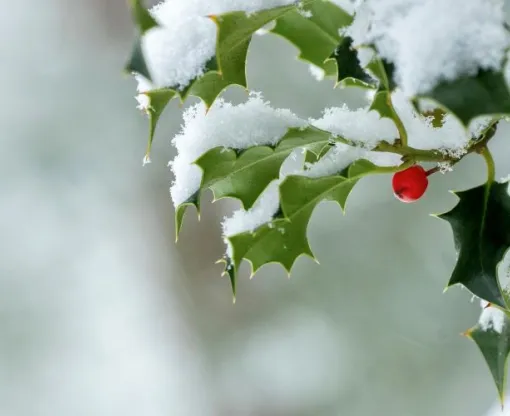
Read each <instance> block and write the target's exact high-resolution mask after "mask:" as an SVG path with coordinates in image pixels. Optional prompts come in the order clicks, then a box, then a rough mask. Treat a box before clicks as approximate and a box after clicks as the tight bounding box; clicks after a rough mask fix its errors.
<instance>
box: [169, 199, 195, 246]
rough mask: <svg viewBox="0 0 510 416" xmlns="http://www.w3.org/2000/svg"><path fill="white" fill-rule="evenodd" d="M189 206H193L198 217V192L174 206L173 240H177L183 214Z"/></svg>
mask: <svg viewBox="0 0 510 416" xmlns="http://www.w3.org/2000/svg"><path fill="white" fill-rule="evenodd" d="M189 207H195V209H196V210H197V214H198V218H200V192H196V193H195V194H193V195H192V196H191V197H189V198H188V200H187V201H184V202H183V203H181V204H179V205H178V206H176V207H175V241H177V240H179V233H180V232H181V228H182V223H183V221H184V216H185V214H186V211H187V210H188V208H189Z"/></svg>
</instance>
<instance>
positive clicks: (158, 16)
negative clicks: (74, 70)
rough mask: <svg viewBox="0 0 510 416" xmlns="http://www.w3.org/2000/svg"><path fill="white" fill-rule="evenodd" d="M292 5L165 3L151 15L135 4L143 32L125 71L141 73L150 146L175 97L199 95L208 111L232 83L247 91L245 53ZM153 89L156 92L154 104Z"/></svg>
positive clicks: (273, 0)
mask: <svg viewBox="0 0 510 416" xmlns="http://www.w3.org/2000/svg"><path fill="white" fill-rule="evenodd" d="M309 1H310V0H309ZM294 3H295V2H294V0H264V1H261V0H255V1H251V2H246V1H243V0H215V1H210V2H205V3H204V2H202V1H199V0H186V1H181V0H175V1H173V0H166V1H164V2H162V3H160V4H158V5H157V6H155V7H154V8H153V9H151V10H150V11H147V10H146V9H145V8H143V6H142V4H141V2H140V1H139V0H138V1H135V0H133V15H134V16H135V18H136V23H137V27H138V29H139V34H138V36H137V39H136V41H135V44H134V49H133V53H132V56H131V59H130V61H129V63H128V65H127V67H126V68H127V70H128V71H129V72H132V73H134V74H135V75H137V80H138V81H139V88H138V89H139V91H141V92H142V93H144V94H142V95H141V96H139V98H138V100H139V102H140V107H142V108H143V109H144V110H146V111H147V112H148V113H149V116H150V130H149V131H150V134H149V145H148V148H149V149H150V145H151V143H152V141H153V139H154V132H155V129H156V125H157V121H158V119H159V116H160V115H161V113H162V112H163V110H164V108H165V107H166V105H167V104H168V102H169V101H170V99H172V98H173V97H179V98H180V99H181V101H184V100H185V99H186V98H187V97H188V96H196V97H199V98H200V99H201V100H202V101H203V102H204V103H205V105H206V106H207V107H210V106H211V105H212V104H213V102H214V100H215V99H216V98H217V97H218V96H219V95H220V94H221V92H222V91H223V90H224V89H225V88H226V87H228V86H229V85H232V84H238V85H241V86H243V87H246V75H245V66H246V53H247V50H248V45H249V43H250V40H251V37H252V35H253V34H254V33H255V31H256V30H258V29H260V28H261V27H263V26H265V25H266V24H267V23H269V22H271V21H272V20H274V19H275V18H277V17H279V16H282V15H283V14H285V13H287V12H289V11H292V10H294V9H295V8H296V7H297V6H296V4H294ZM236 10H238V11H236ZM207 15H209V18H208V17H207ZM213 21H214V22H215V23H216V25H215V24H214V23H213ZM152 91H157V92H155V93H154V97H155V98H156V99H157V102H155V103H152V102H151V101H152V99H153V96H152V94H151V92H152Z"/></svg>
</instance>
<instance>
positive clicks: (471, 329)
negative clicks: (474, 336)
mask: <svg viewBox="0 0 510 416" xmlns="http://www.w3.org/2000/svg"><path fill="white" fill-rule="evenodd" d="M472 332H473V328H470V329H468V330H467V331H464V332H461V334H460V335H461V336H463V337H466V338H470V339H471V333H472Z"/></svg>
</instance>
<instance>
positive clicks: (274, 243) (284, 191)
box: [228, 160, 378, 279]
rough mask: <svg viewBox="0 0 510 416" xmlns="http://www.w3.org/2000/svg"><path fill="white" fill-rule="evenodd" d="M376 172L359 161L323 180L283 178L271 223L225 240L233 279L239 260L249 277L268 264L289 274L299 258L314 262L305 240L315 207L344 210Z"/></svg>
mask: <svg viewBox="0 0 510 416" xmlns="http://www.w3.org/2000/svg"><path fill="white" fill-rule="evenodd" d="M377 169H378V168H377V167H376V166H375V165H373V164H372V163H370V162H368V161H365V160H359V161H357V162H354V163H353V164H351V165H350V166H349V168H347V169H345V170H344V171H343V172H338V173H337V174H334V175H331V176H328V177H324V178H308V177H304V176H295V175H291V176H287V177H286V178H285V180H284V181H283V183H282V184H281V186H280V201H281V206H280V211H279V212H278V213H277V215H276V216H275V217H274V219H273V220H272V221H271V222H269V223H267V224H264V225H262V226H261V227H259V228H257V229H256V230H254V231H253V232H245V233H241V234H238V235H235V236H233V237H229V238H228V241H229V242H230V244H231V246H232V253H233V255H232V265H231V266H232V267H233V276H234V277H233V278H234V279H235V273H236V271H237V269H238V267H239V265H240V264H241V261H242V260H243V259H246V260H248V261H249V262H250V263H251V266H252V273H255V272H256V271H257V270H258V269H259V268H260V267H262V266H263V265H264V264H268V263H279V264H281V265H282V266H283V267H284V268H285V270H286V271H287V272H288V273H290V271H291V269H292V266H293V264H294V262H295V261H296V260H297V259H298V257H299V256H301V255H305V256H309V257H311V258H315V257H314V255H313V253H312V250H311V248H310V246H309V244H308V239H307V237H306V230H307V227H308V222H309V220H310V217H311V216H312V213H313V211H314V209H315V207H316V206H317V205H318V204H319V202H321V201H324V200H329V201H335V202H337V203H338V204H339V205H340V207H341V208H342V209H344V208H345V204H346V202H347V197H348V196H349V194H350V192H351V190H352V189H353V188H354V185H355V184H356V183H357V182H358V181H359V180H360V179H361V178H362V177H363V176H366V175H367V174H369V173H371V172H374V171H376V170H377ZM228 266H230V264H228Z"/></svg>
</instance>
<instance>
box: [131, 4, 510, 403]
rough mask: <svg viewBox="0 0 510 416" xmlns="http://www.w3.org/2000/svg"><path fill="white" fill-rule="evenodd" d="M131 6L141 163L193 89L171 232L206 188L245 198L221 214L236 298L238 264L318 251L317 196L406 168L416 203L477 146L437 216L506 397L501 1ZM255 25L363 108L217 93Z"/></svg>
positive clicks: (509, 296) (507, 221)
mask: <svg viewBox="0 0 510 416" xmlns="http://www.w3.org/2000/svg"><path fill="white" fill-rule="evenodd" d="M131 3H132V9H133V16H134V19H135V22H136V24H137V28H138V36H137V38H136V40H135V43H134V47H133V51H132V55H131V58H130V60H129V62H128V64H127V66H126V69H127V70H128V71H130V72H132V73H134V75H135V77H136V80H137V82H138V87H137V90H138V93H139V95H138V96H137V100H138V107H139V108H140V109H141V110H143V111H144V112H145V113H147V115H148V117H149V120H150V130H149V132H150V134H149V143H148V147H147V153H146V156H145V158H144V162H149V161H150V159H149V152H150V148H151V144H152V140H153V137H154V133H155V129H156V125H157V122H158V120H159V119H160V117H161V116H162V114H163V111H164V109H165V107H166V106H167V104H168V102H169V101H170V100H171V99H173V98H179V99H180V100H181V101H185V100H186V98H187V97H188V96H196V97H199V98H200V99H201V102H200V103H199V104H196V105H193V106H191V107H189V108H188V109H187V110H185V112H184V122H183V125H182V128H181V131H180V132H179V133H178V134H177V135H176V136H175V137H174V139H173V141H172V143H173V144H174V146H175V148H176V150H177V155H176V157H175V159H174V160H173V161H171V162H170V166H171V170H172V172H173V174H174V182H173V184H172V186H171V189H170V192H171V196H172V200H173V202H174V205H175V207H176V216H175V218H176V233H178V232H179V231H180V229H181V226H182V223H183V219H184V215H185V212H186V209H187V207H188V206H190V205H194V206H195V207H196V208H197V209H198V208H199V206H200V195H201V193H202V192H203V191H204V190H206V189H208V190H211V191H212V193H213V195H214V200H218V199H221V198H235V199H237V200H238V201H239V202H240V204H241V208H240V209H238V210H236V211H235V212H233V213H232V214H231V215H229V216H228V217H226V218H225V219H224V221H223V224H222V225H223V238H224V240H225V243H226V245H227V250H226V255H225V258H224V262H225V273H227V274H228V275H229V277H230V281H231V284H232V289H233V291H234V295H235V292H236V278H237V272H238V270H239V266H240V264H241V262H242V261H244V260H245V261H248V262H249V263H250V264H251V268H252V273H255V272H256V271H257V270H258V269H259V268H260V267H262V266H264V265H265V264H268V263H273V262H274V263H279V264H280V265H281V266H283V267H284V269H285V270H286V271H287V272H288V273H290V271H291V269H292V267H293V265H294V263H295V261H296V260H297V258H299V257H300V256H302V255H305V256H309V257H312V258H314V254H313V251H312V248H311V247H310V245H309V242H308V239H307V228H308V223H309V220H310V218H311V216H312V214H313V212H314V210H315V208H316V207H317V205H318V204H320V203H321V202H322V201H334V202H336V203H337V204H338V205H339V206H340V207H341V208H342V210H343V209H344V208H345V206H346V202H347V200H348V197H349V194H350V192H351V191H352V189H353V188H354V186H355V185H356V184H357V182H358V181H359V180H361V179H362V178H364V177H366V176H369V175H375V174H388V173H393V174H395V175H394V179H395V178H396V177H398V178H404V179H402V180H403V181H404V182H402V183H401V184H400V185H402V186H403V187H402V188H401V187H400V185H399V186H398V187H396V186H395V184H393V191H394V192H395V194H396V195H398V196H401V195H400V192H401V191H402V192H406V187H407V190H409V188H410V187H411V188H412V187H413V186H414V185H415V184H413V182H412V180H411V179H412V175H413V174H414V173H416V174H419V175H421V176H420V178H421V179H420V180H421V184H422V188H421V190H420V194H419V196H417V197H415V198H414V199H405V198H400V200H403V201H405V202H410V201H415V200H417V199H418V198H419V197H421V196H422V195H423V192H425V190H426V189H427V185H428V179H427V178H428V177H429V176H430V175H432V174H435V173H436V172H441V173H447V172H449V171H451V170H453V169H454V168H455V166H456V164H457V163H458V162H460V161H461V160H462V158H463V157H464V156H465V155H467V154H480V155H482V157H483V158H484V160H485V162H486V165H487V167H488V175H487V181H486V183H485V184H483V185H481V186H478V187H475V188H472V189H469V190H467V191H462V192H457V193H456V195H457V196H458V199H459V200H458V203H457V204H456V205H455V207H454V208H453V209H452V210H450V211H449V212H447V213H445V214H442V215H439V216H438V217H439V218H441V219H443V220H445V221H447V222H448V223H449V225H450V226H451V228H452V231H453V236H454V242H455V247H456V250H457V252H458V260H457V263H456V265H455V268H454V270H453V272H452V275H451V278H450V281H449V283H448V286H452V285H457V284H459V285H462V286H464V287H466V288H467V289H468V290H470V291H471V292H472V293H473V294H474V295H475V296H477V297H479V298H480V299H481V300H482V307H483V311H482V314H481V317H480V319H479V322H478V324H477V325H475V326H474V327H473V328H471V329H470V330H469V331H467V332H466V335H467V336H468V337H470V338H472V339H473V340H474V342H475V343H476V344H477V345H478V347H479V348H480V350H481V352H482V354H483V356H484V358H485V360H486V361H487V363H488V365H489V368H490V371H491V372H492V375H493V378H494V380H495V383H496V386H497V388H498V391H499V393H500V395H502V392H503V389H504V386H505V371H506V368H505V363H506V358H507V356H508V355H509V353H510V320H509V314H510V289H509V286H510V285H509V284H508V275H510V273H508V264H507V263H508V262H509V261H510V260H509V259H510V255H508V253H507V252H508V251H509V249H510V196H509V194H508V180H507V181H506V182H503V183H498V182H496V181H495V179H494V177H495V167H494V161H493V159H492V156H491V154H490V150H489V149H488V146H487V145H488V143H489V141H490V140H491V139H492V137H493V136H494V135H495V133H496V129H497V125H498V123H502V122H503V120H506V119H507V118H508V116H509V115H510V90H509V85H508V82H509V81H510V75H509V74H510V72H509V71H510V66H509V65H507V66H506V68H505V64H506V59H507V52H508V48H509V47H510V34H509V33H510V32H509V29H508V26H507V25H506V23H505V21H504V14H503V6H504V1H503V0H302V1H294V0H210V1H202V0H164V1H162V2H161V3H160V4H159V5H157V6H155V7H154V8H152V9H151V10H150V11H147V10H146V9H145V8H144V7H143V2H142V0H131ZM257 33H258V34H273V35H274V34H276V35H279V36H281V37H283V38H284V39H286V40H288V41H289V42H290V43H292V44H293V45H294V46H295V47H296V48H297V50H298V57H299V58H300V59H301V60H303V61H306V63H307V64H308V65H309V72H310V73H311V75H312V76H314V77H315V78H316V79H317V80H319V81H321V80H325V81H326V82H327V81H328V80H331V78H333V79H334V86H335V87H340V88H363V90H364V91H365V93H366V97H367V101H368V103H367V105H366V106H365V107H363V108H357V109H351V108H349V107H347V106H346V105H343V106H339V107H333V108H327V109H325V110H324V111H323V114H322V116H321V117H320V118H317V119H309V118H306V117H303V116H297V115H295V114H294V113H293V112H292V111H290V110H285V109H275V108H273V107H272V106H271V105H270V104H269V103H268V102H267V101H265V100H264V99H263V98H262V95H261V94H254V93H251V95H250V97H249V98H248V99H247V101H246V102H244V103H242V104H239V105H232V104H230V103H228V102H226V101H225V100H223V99H221V98H219V99H218V97H219V96H220V95H221V93H222V92H223V90H225V89H226V88H228V87H229V86H231V85H240V86H242V87H244V88H247V89H249V88H248V83H247V77H246V58H247V53H248V48H249V46H250V42H251V38H252V36H253V35H254V34H257ZM269 76H270V74H269ZM428 163H430V168H429V169H428V167H427V166H421V164H428ZM417 165H418V166H417ZM426 168H427V169H428V170H427V169H426ZM409 172H411V173H412V172H414V173H412V174H411V175H410V176H409ZM410 178H411V179H410ZM399 180H400V179H399ZM388 189H389V190H390V189H391V187H390V185H389V183H388ZM503 258H505V260H504V261H502V259H503ZM503 269H504V270H503ZM502 270H503V271H502Z"/></svg>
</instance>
